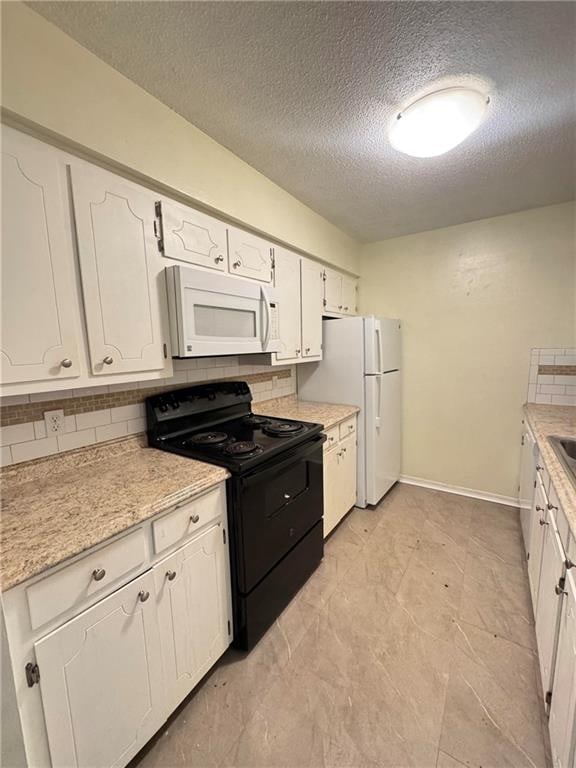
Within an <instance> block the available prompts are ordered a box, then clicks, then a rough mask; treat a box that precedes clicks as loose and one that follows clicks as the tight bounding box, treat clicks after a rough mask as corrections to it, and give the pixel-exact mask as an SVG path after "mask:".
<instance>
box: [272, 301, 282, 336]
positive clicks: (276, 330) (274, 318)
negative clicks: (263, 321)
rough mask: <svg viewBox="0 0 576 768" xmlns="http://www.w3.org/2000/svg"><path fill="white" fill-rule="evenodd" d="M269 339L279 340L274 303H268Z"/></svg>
mask: <svg viewBox="0 0 576 768" xmlns="http://www.w3.org/2000/svg"><path fill="white" fill-rule="evenodd" d="M270 338H271V339H279V338H280V328H279V320H278V303H277V302H276V301H271V302H270Z"/></svg>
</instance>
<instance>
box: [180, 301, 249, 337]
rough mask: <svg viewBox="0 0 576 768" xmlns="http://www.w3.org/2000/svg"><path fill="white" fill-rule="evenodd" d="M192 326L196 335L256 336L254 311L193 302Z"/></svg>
mask: <svg viewBox="0 0 576 768" xmlns="http://www.w3.org/2000/svg"><path fill="white" fill-rule="evenodd" d="M194 327H195V329H196V335H197V336H225V337H228V338H242V339H253V338H255V337H256V312H254V311H252V310H248V309H229V308H227V307H209V306H206V305H203V304H194Z"/></svg>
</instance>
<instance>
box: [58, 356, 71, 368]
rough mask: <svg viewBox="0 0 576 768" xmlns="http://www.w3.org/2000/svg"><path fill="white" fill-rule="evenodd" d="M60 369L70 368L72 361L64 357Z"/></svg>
mask: <svg viewBox="0 0 576 768" xmlns="http://www.w3.org/2000/svg"><path fill="white" fill-rule="evenodd" d="M60 365H61V366H62V368H72V360H70V358H69V357H65V358H64V360H62V362H61V363H60Z"/></svg>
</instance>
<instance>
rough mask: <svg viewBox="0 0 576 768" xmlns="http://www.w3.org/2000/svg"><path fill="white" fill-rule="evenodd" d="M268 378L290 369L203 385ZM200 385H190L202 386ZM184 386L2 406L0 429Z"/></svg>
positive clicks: (283, 375)
mask: <svg viewBox="0 0 576 768" xmlns="http://www.w3.org/2000/svg"><path fill="white" fill-rule="evenodd" d="M272 376H274V377H276V378H278V379H289V378H290V369H285V368H283V369H280V370H278V371H274V370H273V371H272V372H271V373H252V374H248V375H246V376H223V377H221V378H217V379H214V378H210V377H207V378H206V379H204V380H203V381H205V382H206V381H232V380H234V379H238V378H241V379H242V381H247V382H248V384H249V385H254V384H257V383H260V382H266V381H272ZM203 381H200V380H199V381H197V382H196V381H195V382H194V383H195V384H196V383H198V384H202V383H203ZM182 386H185V383H184V384H182V383H178V384H171V385H169V386H161V387H146V388H145V389H144V388H142V389H135V390H134V389H127V390H123V391H121V392H103V393H102V394H94V395H80V396H76V397H74V396H72V395H71V396H70V397H65V398H58V399H57V400H50V399H48V400H43V401H42V402H38V403H36V402H35V403H21V404H19V405H6V406H4V407H3V408H2V410H1V412H0V427H7V426H10V425H12V424H25V423H26V422H27V421H40V420H41V419H43V418H44V411H53V410H63V411H64V416H73V415H74V416H76V415H77V414H80V413H91V412H92V411H101V410H102V409H104V408H119V407H121V406H123V405H133V404H135V403H143V402H144V401H145V400H146V398H147V397H150V396H151V395H157V394H160V393H161V392H169V391H170V390H172V389H179V388H180V387H182Z"/></svg>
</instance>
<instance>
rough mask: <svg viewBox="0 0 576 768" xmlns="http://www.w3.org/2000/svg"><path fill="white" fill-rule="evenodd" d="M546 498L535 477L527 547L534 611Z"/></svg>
mask: <svg viewBox="0 0 576 768" xmlns="http://www.w3.org/2000/svg"><path fill="white" fill-rule="evenodd" d="M546 506H547V498H546V494H545V492H544V488H543V486H542V483H541V482H540V479H539V478H538V479H537V482H536V490H535V493H534V501H533V503H532V511H531V517H530V540H529V541H530V544H529V547H528V552H529V556H528V580H529V582H530V594H531V595H532V605H533V606H534V613H536V609H537V605H538V588H539V586H540V568H541V565H542V547H543V545H544V528H545V523H546V517H545V516H546Z"/></svg>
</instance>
